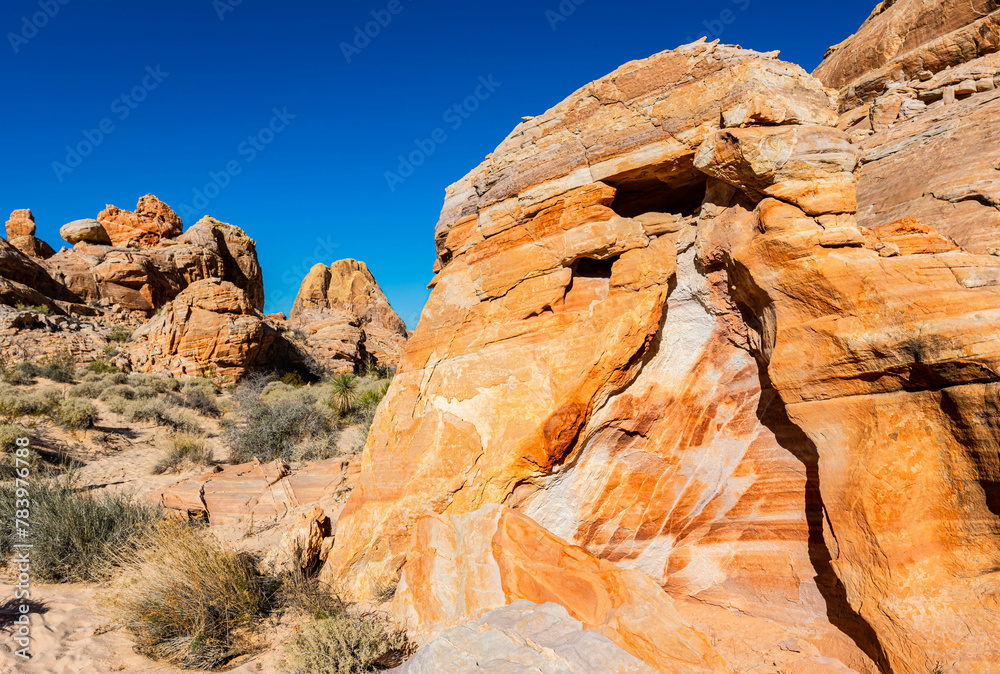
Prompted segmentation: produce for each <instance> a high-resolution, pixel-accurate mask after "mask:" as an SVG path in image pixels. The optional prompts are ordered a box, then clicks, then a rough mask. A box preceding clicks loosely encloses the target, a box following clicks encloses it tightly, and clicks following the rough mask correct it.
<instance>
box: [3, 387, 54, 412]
mask: <svg viewBox="0 0 1000 674" xmlns="http://www.w3.org/2000/svg"><path fill="white" fill-rule="evenodd" d="M60 400H62V393H61V392H60V391H59V389H57V388H45V389H41V390H39V391H33V392H31V393H28V392H25V391H22V390H21V389H19V388H17V387H15V386H10V385H4V386H3V387H2V388H0V415H3V416H7V417H21V416H38V415H41V414H48V413H50V412H52V410H53V409H54V408H55V406H56V405H58V404H59V401H60Z"/></svg>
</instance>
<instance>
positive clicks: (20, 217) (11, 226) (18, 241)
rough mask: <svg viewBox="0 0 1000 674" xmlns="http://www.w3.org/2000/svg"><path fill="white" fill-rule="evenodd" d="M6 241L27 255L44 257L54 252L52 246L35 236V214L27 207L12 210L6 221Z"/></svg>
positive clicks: (50, 255)
mask: <svg viewBox="0 0 1000 674" xmlns="http://www.w3.org/2000/svg"><path fill="white" fill-rule="evenodd" d="M7 241H8V242H9V243H10V245H12V246H14V247H15V248H17V249H18V250H19V251H21V252H22V253H24V254H25V255H27V256H28V257H34V258H40V259H43V260H44V259H45V258H49V257H52V255H53V254H54V253H55V251H54V250H52V248H51V247H50V246H49V245H48V244H47V243H45V242H44V241H42V240H41V239H37V238H35V216H34V215H32V214H31V211H30V210H28V209H27V208H25V209H21V210H17V211H14V212H13V213H11V214H10V220H8V221H7Z"/></svg>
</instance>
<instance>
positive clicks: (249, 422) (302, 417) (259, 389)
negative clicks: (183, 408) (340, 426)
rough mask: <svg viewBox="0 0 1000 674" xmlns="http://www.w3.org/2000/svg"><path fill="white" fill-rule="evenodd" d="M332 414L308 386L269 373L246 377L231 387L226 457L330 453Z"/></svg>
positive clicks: (235, 459) (333, 436)
mask: <svg viewBox="0 0 1000 674" xmlns="http://www.w3.org/2000/svg"><path fill="white" fill-rule="evenodd" d="M335 426H336V420H335V419H334V418H332V417H331V415H330V413H329V411H328V410H325V409H324V408H323V407H322V406H321V405H319V404H318V403H317V400H316V396H315V395H313V393H312V392H311V391H310V390H308V389H306V388H299V389H297V388H294V387H291V386H289V385H287V384H282V383H280V382H270V381H269V379H268V378H267V377H255V378H252V379H249V380H247V381H246V382H244V383H243V384H241V385H240V386H238V387H236V388H235V389H234V391H233V407H232V410H231V412H230V415H229V417H228V418H227V419H225V420H224V423H223V432H222V440H223V442H224V443H225V444H226V445H227V446H228V447H229V450H230V457H229V460H230V461H231V462H233V463H243V462H246V461H250V460H251V459H253V458H257V459H260V460H261V461H272V460H274V459H277V458H284V459H290V460H298V459H301V458H303V452H306V453H307V454H308V456H309V458H327V457H329V456H333V453H334V441H335V439H336V428H335Z"/></svg>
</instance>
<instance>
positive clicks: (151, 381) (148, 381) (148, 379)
mask: <svg viewBox="0 0 1000 674" xmlns="http://www.w3.org/2000/svg"><path fill="white" fill-rule="evenodd" d="M128 384H129V385H130V386H148V387H149V388H151V389H153V390H154V391H156V392H157V393H166V392H167V391H176V390H178V389H179V388H180V387H181V384H180V382H179V381H177V380H176V379H174V378H173V377H161V376H159V375H155V374H142V373H139V372H133V373H132V374H130V375H128Z"/></svg>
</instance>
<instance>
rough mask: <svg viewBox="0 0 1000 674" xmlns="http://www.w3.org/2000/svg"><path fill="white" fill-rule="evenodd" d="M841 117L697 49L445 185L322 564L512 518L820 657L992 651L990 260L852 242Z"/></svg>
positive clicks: (348, 573) (885, 663) (735, 55)
mask: <svg viewBox="0 0 1000 674" xmlns="http://www.w3.org/2000/svg"><path fill="white" fill-rule="evenodd" d="M835 105H836V103H835V101H834V100H832V99H831V98H830V97H829V96H828V93H827V91H825V90H824V89H823V87H822V85H820V83H819V82H817V81H816V80H814V79H812V78H810V77H809V76H808V75H806V74H805V73H804V72H802V71H801V70H799V69H797V68H796V67H794V66H790V65H788V64H784V63H781V62H779V61H776V60H774V59H773V58H772V57H769V56H767V55H760V54H756V53H753V52H747V51H743V50H739V49H733V48H728V47H722V46H718V45H715V44H696V45H689V46H687V47H682V48H680V49H678V50H676V51H673V52H664V53H662V54H658V55H656V56H653V57H651V58H649V59H647V60H645V61H637V62H633V63H629V64H627V65H626V66H623V67H622V68H620V69H619V70H617V71H616V72H614V73H612V74H611V75H609V76H607V77H605V78H602V79H601V80H598V81H597V82H594V83H592V84H590V85H587V86H586V87H584V88H583V89H581V90H580V91H578V92H576V93H575V94H573V95H572V96H570V97H569V98H568V99H567V100H566V101H564V102H563V103H560V104H559V105H557V106H556V107H555V108H553V109H552V110H550V111H548V112H547V113H545V114H544V115H542V116H540V117H536V118H533V119H531V120H529V121H527V122H525V123H524V124H521V125H519V126H518V127H517V128H516V129H515V131H514V132H513V133H512V134H511V136H510V137H508V139H507V140H505V141H504V142H503V143H502V144H501V145H500V146H499V147H498V148H497V150H496V151H495V152H494V153H492V155H490V157H489V158H488V159H487V161H486V162H484V163H483V164H482V165H481V166H480V167H478V168H477V169H475V170H474V171H472V173H470V174H469V175H468V176H467V177H466V178H464V179H463V180H461V181H460V182H459V183H457V184H456V185H454V186H452V187H451V188H449V190H448V196H447V198H446V201H445V206H444V209H443V211H442V217H441V220H440V222H439V224H438V229H437V232H436V240H437V245H438V252H439V259H438V263H437V269H439V270H440V273H439V274H438V275H437V276H436V277H435V279H434V281H433V282H432V284H431V285H432V287H433V292H432V294H431V297H430V300H429V301H428V304H427V306H426V307H425V309H424V312H423V316H422V318H421V322H420V325H419V326H418V327H417V330H416V333H415V334H414V336H413V337H412V338H411V340H410V342H409V344H408V347H407V351H406V353H405V355H404V357H403V360H402V363H401V367H400V371H399V373H398V375H397V376H396V378H395V380H394V382H393V385H392V388H391V389H390V392H389V394H388V396H387V398H386V403H385V404H384V405H383V406H382V407H381V408H380V414H378V415H377V417H376V419H375V422H374V424H373V427H372V431H371V434H370V435H369V439H368V444H367V445H366V448H365V458H364V470H363V473H362V476H361V485H360V487H359V488H358V489H356V490H355V491H354V492H353V493H352V495H351V498H350V500H349V502H348V505H347V507H346V508H345V510H344V513H343V515H342V517H341V519H340V522H339V525H338V531H339V532H341V533H340V535H339V536H338V538H337V541H336V544H335V546H334V550H333V551H332V552H331V555H330V557H329V559H328V562H327V565H326V567H325V569H324V577H326V578H327V579H329V580H334V579H339V580H341V581H343V582H345V583H346V585H347V586H348V587H350V588H352V589H353V590H354V591H355V592H356V593H359V594H363V593H364V592H365V590H366V587H365V584H366V580H365V579H367V578H370V577H372V575H373V574H374V575H375V576H378V577H384V576H391V575H392V574H393V573H394V572H395V570H396V569H398V568H400V566H401V565H402V564H403V562H404V560H405V559H406V549H407V545H408V542H409V532H410V530H411V529H412V527H413V526H414V523H415V522H416V521H417V519H418V518H419V517H420V516H421V515H422V514H423V513H425V512H426V511H427V510H430V511H432V512H436V513H441V514H443V515H444V516H447V517H451V518H455V517H457V516H460V515H462V514H463V513H469V512H473V511H476V510H478V509H479V508H481V507H482V506H483V505H484V504H489V503H503V504H506V505H509V506H514V507H517V508H519V509H521V510H523V511H524V512H526V513H527V514H528V515H530V516H531V517H533V518H534V519H536V520H537V521H538V523H539V524H540V525H542V526H543V527H545V528H546V529H548V530H549V531H551V532H552V533H553V534H555V535H557V536H560V537H562V538H564V539H566V540H567V541H570V542H571V543H576V544H579V545H582V546H584V547H585V548H586V549H587V550H588V551H590V552H591V553H593V554H595V555H597V556H599V557H602V558H604V559H606V560H609V561H612V562H615V563H616V564H617V565H618V566H620V567H626V568H634V569H638V570H641V571H644V572H645V573H646V574H648V575H649V576H650V577H652V578H653V579H655V580H656V581H657V582H659V583H660V584H661V585H662V586H663V587H664V588H665V589H667V590H668V591H669V592H670V593H671V594H672V595H673V596H674V597H675V598H677V599H678V600H680V601H679V603H678V606H679V607H680V608H679V610H681V611H682V613H683V612H684V608H683V606H684V601H686V600H688V599H697V600H700V601H703V602H710V603H712V604H717V605H721V606H728V607H731V608H733V609H735V610H738V611H741V612H743V614H744V615H745V616H746V620H747V624H753V625H760V624H762V622H766V623H767V624H770V625H779V626H780V627H781V630H782V631H784V633H786V634H789V635H795V636H796V638H800V639H805V640H807V641H809V642H810V643H812V644H813V646H815V648H817V649H818V652H817V653H816V654H815V656H816V657H817V658H819V660H823V661H824V662H830V663H835V664H834V665H831V666H832V669H831V670H830V671H841V670H838V669H837V668H838V667H841V668H842V667H844V666H849V667H851V668H852V669H854V670H855V671H865V672H875V671H877V668H882V669H883V670H885V671H890V670H891V671H894V672H907V673H909V672H929V671H932V670H933V669H934V667H936V666H939V665H940V666H941V667H943V668H945V671H948V670H954V671H962V672H966V671H968V672H973V671H976V672H980V671H990V669H989V668H990V667H992V666H993V664H992V663H996V662H1000V641H998V639H997V637H996V635H995V634H994V633H993V631H992V630H991V629H990V628H989V627H988V626H987V625H988V623H989V622H990V621H992V620H995V617H994V616H995V613H994V612H995V611H996V607H995V606H994V603H995V602H994V597H995V596H996V595H997V592H998V591H1000V585H998V584H997V583H998V581H997V577H996V573H995V571H991V567H990V566H989V562H988V560H990V559H994V560H995V559H996V558H997V557H996V547H997V546H998V545H1000V513H997V511H996V509H995V507H994V506H995V503H993V502H994V501H996V499H997V498H998V495H997V484H998V483H1000V481H998V478H1000V474H998V473H997V472H996V470H997V469H996V466H997V465H998V462H997V458H996V457H997V455H998V444H1000V443H998V440H997V438H998V437H1000V434H998V433H997V432H996V430H995V429H994V428H993V425H992V423H991V422H987V421H985V419H986V418H987V417H988V415H989V412H988V410H989V409H992V407H993V406H994V405H995V401H994V400H993V398H994V397H995V390H994V389H995V387H996V386H997V382H998V381H1000V380H998V378H997V375H996V373H997V372H998V371H1000V370H998V365H1000V364H998V363H997V359H998V358H1000V347H998V346H997V345H996V342H995V340H993V339H992V337H991V335H992V334H993V332H995V327H994V326H993V323H994V322H995V321H997V320H1000V318H998V317H1000V293H998V291H997V288H998V285H1000V271H998V270H1000V261H998V260H996V259H995V258H992V257H986V256H977V255H971V254H968V253H964V252H962V251H960V250H957V249H956V246H955V244H954V242H953V241H951V240H950V239H954V240H956V241H959V243H961V241H960V240H959V238H958V237H957V236H955V235H953V234H951V233H950V232H948V231H946V228H945V226H944V225H941V226H939V225H938V223H937V222H936V221H932V220H930V219H926V218H923V217H920V218H919V221H918V222H915V221H912V220H910V221H902V222H900V220H901V219H902V218H903V217H904V216H905V215H906V214H905V213H903V214H899V215H898V217H895V218H892V219H891V220H887V221H886V222H884V223H874V224H877V225H879V226H875V227H874V228H873V229H871V230H868V229H862V228H861V227H859V225H858V222H857V220H856V217H855V211H856V210H857V208H858V202H857V195H856V190H855V176H854V170H855V167H856V164H857V162H858V160H859V158H861V156H862V153H861V152H860V151H859V150H858V148H857V147H856V146H854V145H853V144H852V143H851V142H850V136H849V134H848V133H846V132H845V131H844V130H842V129H838V128H836V127H837V125H838V119H837V114H836V110H835ZM900 109H903V105H902V104H901V105H900ZM932 168H933V163H931V162H928V170H930V169H932ZM882 225H884V226H882ZM937 229H940V230H941V232H942V234H943V235H942V234H938V233H937V231H936V230H937ZM886 403H888V405H886ZM921 438H924V439H923V440H921ZM991 504H993V506H991ZM567 582H568V581H567ZM981 598H983V599H981ZM421 620H422V619H421ZM766 631H767V632H770V630H766ZM724 638H727V639H741V638H742V639H744V640H746V639H752V638H753V636H752V634H751V635H745V634H738V633H731V634H729V635H725V636H724ZM762 650H763V649H762ZM819 660H817V662H818V661H819ZM837 661H839V663H838V662H837ZM817 667H818V665H817ZM802 671H822V670H821V669H819V668H816V669H812V670H808V669H807V670H802Z"/></svg>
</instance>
